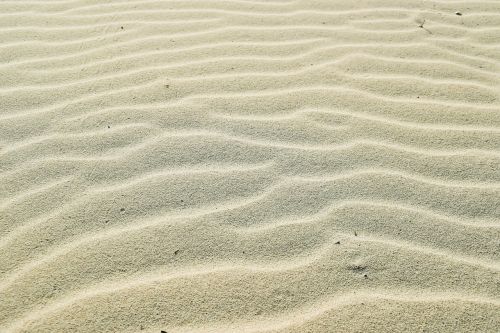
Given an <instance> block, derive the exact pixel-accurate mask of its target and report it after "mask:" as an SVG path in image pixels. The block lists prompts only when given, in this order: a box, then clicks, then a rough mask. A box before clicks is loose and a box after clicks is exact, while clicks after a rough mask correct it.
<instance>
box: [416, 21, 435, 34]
mask: <svg viewBox="0 0 500 333" xmlns="http://www.w3.org/2000/svg"><path fill="white" fill-rule="evenodd" d="M424 24H425V19H424V20H423V21H422V23H420V25H419V26H418V27H419V28H422V29H424V30H425V31H427V32H428V33H430V34H431V35H432V32H431V31H430V30H429V29H427V28H425V27H424Z"/></svg>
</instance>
